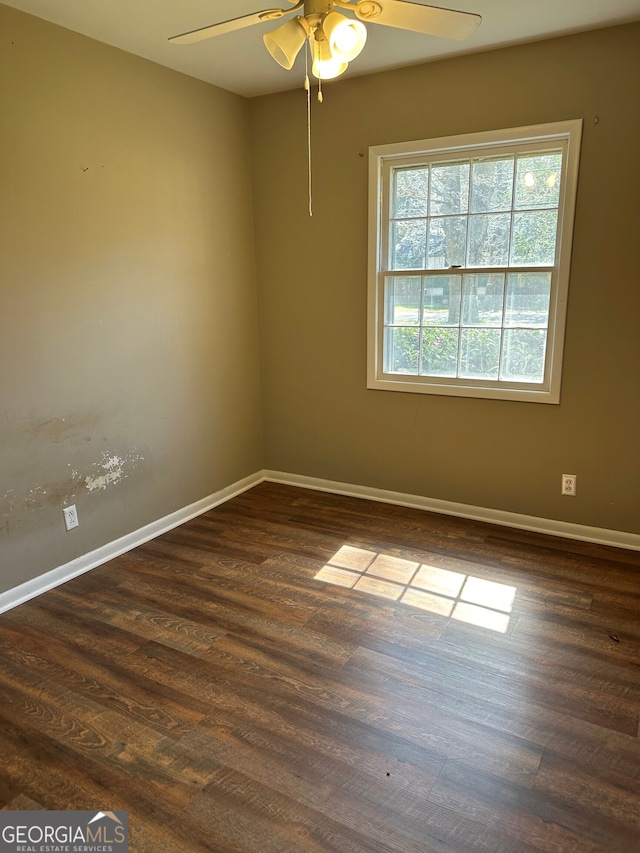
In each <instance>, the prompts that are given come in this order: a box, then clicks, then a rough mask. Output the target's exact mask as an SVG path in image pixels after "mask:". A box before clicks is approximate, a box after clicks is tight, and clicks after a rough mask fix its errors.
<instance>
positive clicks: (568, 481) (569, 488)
mask: <svg viewBox="0 0 640 853" xmlns="http://www.w3.org/2000/svg"><path fill="white" fill-rule="evenodd" d="M577 479H578V478H577V477H576V475H575V474H563V475H562V494H563V495H571V497H575V496H576V480H577Z"/></svg>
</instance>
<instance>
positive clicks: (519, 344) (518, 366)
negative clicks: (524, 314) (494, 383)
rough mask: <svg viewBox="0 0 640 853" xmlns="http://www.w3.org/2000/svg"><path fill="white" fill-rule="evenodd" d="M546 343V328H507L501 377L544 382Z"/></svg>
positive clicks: (507, 379)
mask: <svg viewBox="0 0 640 853" xmlns="http://www.w3.org/2000/svg"><path fill="white" fill-rule="evenodd" d="M546 345H547V333H546V331H545V330H544V329H507V330H506V331H505V333H504V343H503V347H502V365H501V370H500V378H501V379H504V380H506V381H510V382H542V381H543V379H544V352H545V347H546Z"/></svg>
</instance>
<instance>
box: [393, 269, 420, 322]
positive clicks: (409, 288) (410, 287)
mask: <svg viewBox="0 0 640 853" xmlns="http://www.w3.org/2000/svg"><path fill="white" fill-rule="evenodd" d="M421 284H422V279H421V278H420V276H419V275H415V276H402V277H400V276H394V277H393V278H392V277H390V276H389V277H387V278H386V279H385V291H384V294H385V299H384V306H385V311H384V315H385V316H384V322H385V323H386V324H387V325H403V326H409V325H414V324H415V325H417V324H418V323H419V322H420V287H421Z"/></svg>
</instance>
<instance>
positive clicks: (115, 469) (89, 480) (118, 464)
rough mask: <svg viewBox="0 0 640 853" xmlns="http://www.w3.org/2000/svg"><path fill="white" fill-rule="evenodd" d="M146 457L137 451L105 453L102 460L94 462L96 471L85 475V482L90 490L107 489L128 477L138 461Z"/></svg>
mask: <svg viewBox="0 0 640 853" xmlns="http://www.w3.org/2000/svg"><path fill="white" fill-rule="evenodd" d="M143 459H144V457H142V456H140V455H139V454H137V453H129V454H127V455H126V456H124V457H122V456H119V455H118V454H117V453H103V454H102V459H101V461H100V462H96V463H94V466H93V467H94V471H93V472H92V473H91V474H89V475H88V476H86V477H85V480H84V483H85V487H86V489H87V491H88V492H95V491H96V490H97V489H106V488H107V486H110V485H112V484H114V483H118V482H119V481H120V480H122V479H123V478H124V477H128V476H129V474H130V473H131V472H132V471H133V469H134V468H135V466H136V465H137V463H138V462H142V461H143Z"/></svg>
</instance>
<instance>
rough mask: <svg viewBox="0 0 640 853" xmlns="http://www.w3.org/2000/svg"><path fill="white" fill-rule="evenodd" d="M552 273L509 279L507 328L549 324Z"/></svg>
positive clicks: (505, 320) (530, 274) (536, 273)
mask: <svg viewBox="0 0 640 853" xmlns="http://www.w3.org/2000/svg"><path fill="white" fill-rule="evenodd" d="M550 293H551V273H546V272H534V273H518V274H515V273H513V274H511V275H509V276H508V277H507V304H506V310H505V318H504V324H505V326H542V327H544V328H546V326H547V325H548V323H549V295H550Z"/></svg>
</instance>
